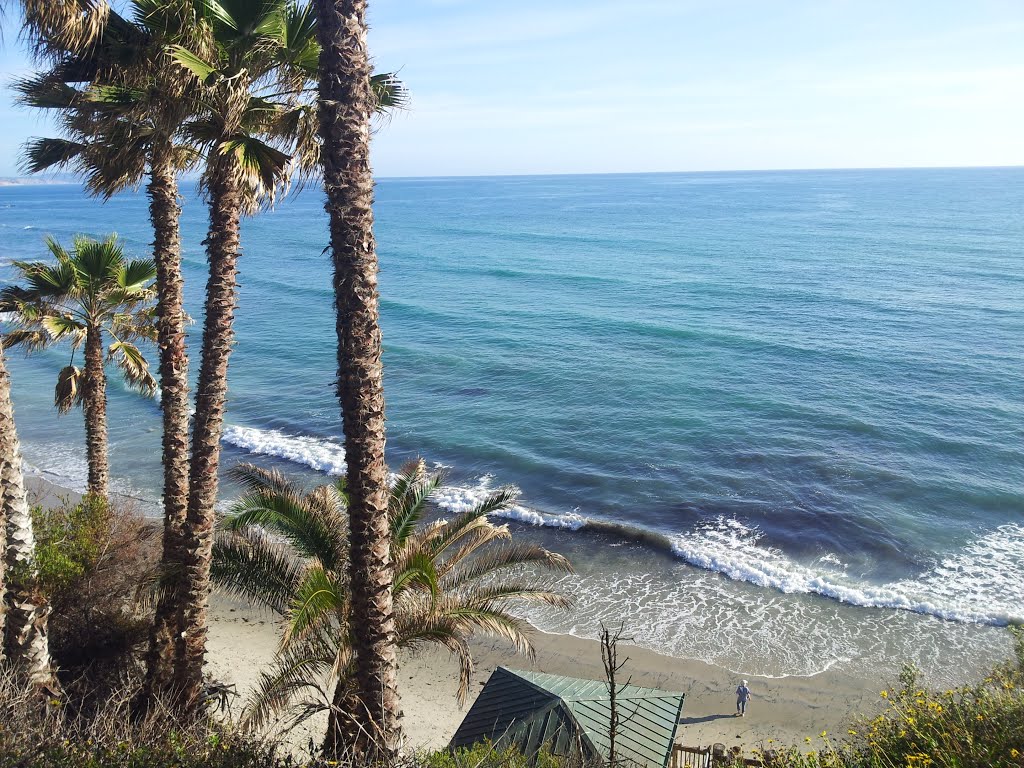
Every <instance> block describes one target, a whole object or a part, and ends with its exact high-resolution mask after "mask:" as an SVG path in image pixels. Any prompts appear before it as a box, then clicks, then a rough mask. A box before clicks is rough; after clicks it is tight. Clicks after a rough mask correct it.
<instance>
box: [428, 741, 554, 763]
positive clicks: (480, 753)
mask: <svg viewBox="0 0 1024 768" xmlns="http://www.w3.org/2000/svg"><path fill="white" fill-rule="evenodd" d="M421 763H422V765H423V768H566V766H567V765H568V762H567V761H566V760H565V759H564V758H561V757H558V756H557V755H553V754H551V752H550V751H548V750H546V749H544V750H541V751H540V752H539V753H538V754H537V755H536V756H535V758H534V759H532V760H531V759H530V758H529V757H527V756H526V755H524V754H523V753H522V752H520V751H519V750H518V749H517V748H516V747H514V746H508V747H498V746H495V745H494V744H493V743H492V742H490V741H481V742H479V743H477V744H474V745H472V746H470V747H460V748H458V749H454V750H449V749H445V750H440V751H438V752H432V753H430V754H427V755H424V756H423V757H422V760H421Z"/></svg>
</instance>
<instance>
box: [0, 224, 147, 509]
mask: <svg viewBox="0 0 1024 768" xmlns="http://www.w3.org/2000/svg"><path fill="white" fill-rule="evenodd" d="M46 245H47V248H48V249H49V250H50V253H51V254H52V255H53V257H54V259H56V262H55V263H48V262H41V261H36V262H24V261H18V262H14V268H15V269H16V270H17V271H18V272H19V273H20V276H21V279H23V280H24V281H25V284H24V285H14V286H8V287H7V288H5V289H3V291H0V309H2V310H3V311H6V312H12V313H13V315H14V324H15V326H16V327H15V329H14V330H12V331H9V332H8V333H7V334H6V335H5V337H4V346H5V347H12V346H16V345H19V344H20V345H24V346H25V347H26V348H27V349H28V350H29V351H30V352H31V351H35V350H38V349H41V348H44V347H47V346H50V345H51V344H55V343H59V342H65V341H66V342H70V344H71V362H69V364H68V365H67V366H65V367H64V368H63V369H62V370H61V372H60V374H59V376H58V377H57V388H56V392H55V396H54V403H55V404H56V406H57V410H58V411H59V412H60V413H67V412H68V411H69V410H70V409H71V408H72V407H74V406H76V405H81V406H82V409H83V411H84V412H85V436H86V453H87V457H88V464H89V480H88V485H87V490H88V492H89V493H90V494H93V495H96V496H98V497H101V498H106V496H107V486H108V482H109V474H110V470H109V462H108V456H107V454H108V446H107V377H106V372H105V364H104V363H105V360H106V362H111V361H112V362H114V363H116V365H117V367H118V369H119V370H120V372H121V376H122V377H123V378H124V380H125V382H126V383H127V384H128V386H130V387H132V388H133V389H136V390H138V391H140V392H142V393H143V394H146V395H152V394H153V392H154V391H155V390H156V380H155V379H154V378H153V376H152V375H151V374H150V372H149V364H148V363H147V362H146V358H145V357H144V356H143V354H142V352H141V350H140V349H139V347H138V346H137V344H138V342H139V341H140V340H146V339H148V340H152V339H153V338H154V337H155V330H154V326H153V312H154V307H153V299H154V298H155V294H154V291H153V285H152V283H153V279H154V277H155V276H156V268H155V267H154V265H153V262H152V261H151V260H149V259H133V260H128V259H127V258H126V257H125V254H124V249H122V248H121V246H120V244H119V243H118V242H117V236H116V235H111V236H110V237H108V238H107V239H106V240H93V239H91V238H87V237H81V236H80V237H76V238H75V240H74V245H73V247H72V249H71V251H68V250H66V249H65V248H64V247H63V246H62V245H61V244H60V243H58V242H57V241H56V240H54V239H53V238H47V241H46ZM104 336H109V337H110V338H111V339H112V341H111V343H110V344H109V345H106V343H105V340H104ZM83 346H84V357H85V365H84V367H83V368H79V367H78V366H76V365H74V356H75V353H76V352H77V351H78V349H79V348H80V347H83ZM104 348H105V354H104Z"/></svg>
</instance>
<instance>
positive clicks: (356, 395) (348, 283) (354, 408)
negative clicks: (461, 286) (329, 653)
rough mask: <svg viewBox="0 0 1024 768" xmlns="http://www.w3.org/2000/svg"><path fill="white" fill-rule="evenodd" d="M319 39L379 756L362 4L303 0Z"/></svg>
mask: <svg viewBox="0 0 1024 768" xmlns="http://www.w3.org/2000/svg"><path fill="white" fill-rule="evenodd" d="M314 3H315V6H316V14H317V34H318V37H319V40H320V66H319V106H318V110H319V121H320V128H319V131H320V139H321V144H322V145H321V152H320V155H321V162H322V165H323V177H324V188H325V190H326V193H327V203H326V209H327V213H328V216H329V217H330V247H331V258H332V262H333V268H334V295H335V307H336V312H337V319H336V330H337V335H338V385H337V393H338V400H339V403H340V405H341V416H342V426H343V431H344V435H345V457H346V462H347V463H348V482H349V485H348V492H349V505H348V514H349V525H350V542H349V543H350V548H351V551H350V556H349V568H350V572H349V588H350V590H351V610H352V626H353V628H354V630H353V639H352V647H353V651H354V653H355V662H354V663H355V673H354V677H355V680H356V696H355V700H356V701H357V703H356V705H355V709H354V711H350V713H349V714H350V715H351V717H352V719H353V721H354V722H355V723H357V724H358V725H359V728H358V729H357V730H356V737H357V740H356V741H355V742H354V743H353V744H352V746H353V748H354V749H355V750H356V751H357V752H367V751H370V750H373V751H375V752H379V753H380V754H381V755H382V756H383V757H389V756H391V755H393V754H394V752H395V751H396V750H397V748H398V745H399V744H400V743H401V738H402V732H401V704H400V701H399V695H398V670H397V649H396V637H397V634H396V633H397V627H396V625H395V614H394V604H393V596H392V585H393V584H394V573H393V570H394V567H393V564H392V562H391V546H390V536H391V531H390V527H389V524H388V514H387V506H388V502H387V499H388V491H387V477H388V468H387V464H386V462H385V460H384V442H385V432H384V381H383V368H382V365H381V333H380V321H379V307H378V304H379V299H378V294H377V252H376V242H375V240H374V236H373V173H372V171H371V169H370V123H371V119H372V117H373V114H374V97H373V88H372V86H371V68H370V61H369V55H368V52H367V44H366V36H367V25H366V5H367V3H366V0H314Z"/></svg>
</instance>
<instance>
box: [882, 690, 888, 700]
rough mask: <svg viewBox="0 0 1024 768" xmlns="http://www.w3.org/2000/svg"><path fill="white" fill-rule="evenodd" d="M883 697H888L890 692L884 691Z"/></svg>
mask: <svg viewBox="0 0 1024 768" xmlns="http://www.w3.org/2000/svg"><path fill="white" fill-rule="evenodd" d="M882 698H883V699H888V698H889V692H888V691H882Z"/></svg>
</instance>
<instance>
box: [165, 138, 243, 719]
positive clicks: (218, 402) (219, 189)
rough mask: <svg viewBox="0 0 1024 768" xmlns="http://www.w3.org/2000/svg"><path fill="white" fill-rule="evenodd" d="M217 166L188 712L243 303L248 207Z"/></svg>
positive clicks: (195, 696)
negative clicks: (238, 310) (242, 228)
mask: <svg viewBox="0 0 1024 768" xmlns="http://www.w3.org/2000/svg"><path fill="white" fill-rule="evenodd" d="M211 161H212V162H213V163H215V167H214V168H213V169H212V172H211V174H210V181H209V197H210V230H209V233H208V235H207V239H206V253H207V259H208V261H209V266H210V277H209V280H208V281H207V284H206V306H205V313H206V314H205V319H204V324H203V347H202V360H201V363H200V367H199V381H198V384H197V388H196V412H195V418H194V421H193V424H192V458H191V464H190V467H189V495H188V509H187V513H186V518H185V537H186V547H185V553H184V554H185V563H184V569H183V571H182V577H183V584H182V589H183V593H182V594H183V598H184V602H183V606H182V615H181V620H180V625H179V627H180V632H179V634H178V637H177V648H176V654H175V670H174V688H175V692H176V694H177V695H178V696H179V697H180V698H179V701H180V702H182V703H183V704H184V705H185V706H187V707H191V706H194V705H196V704H197V703H198V701H199V697H200V695H201V694H202V684H203V678H202V674H203V662H204V660H205V656H206V635H207V610H208V602H209V594H210V560H211V557H212V550H213V535H214V523H215V517H214V505H215V504H216V501H217V486H218V476H217V472H218V469H219V467H220V440H221V433H222V432H223V427H224V406H225V404H226V402H227V392H228V360H229V358H230V356H231V347H232V346H233V344H234V339H235V334H234V329H233V325H232V324H233V322H234V315H235V305H236V303H237V284H238V256H239V250H240V248H239V223H240V218H241V207H242V196H241V187H240V182H239V174H238V173H237V169H236V168H235V167H234V163H235V162H236V160H235V159H234V155H233V154H230V153H229V154H227V155H219V156H218V157H216V158H215V159H212V160H211Z"/></svg>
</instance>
